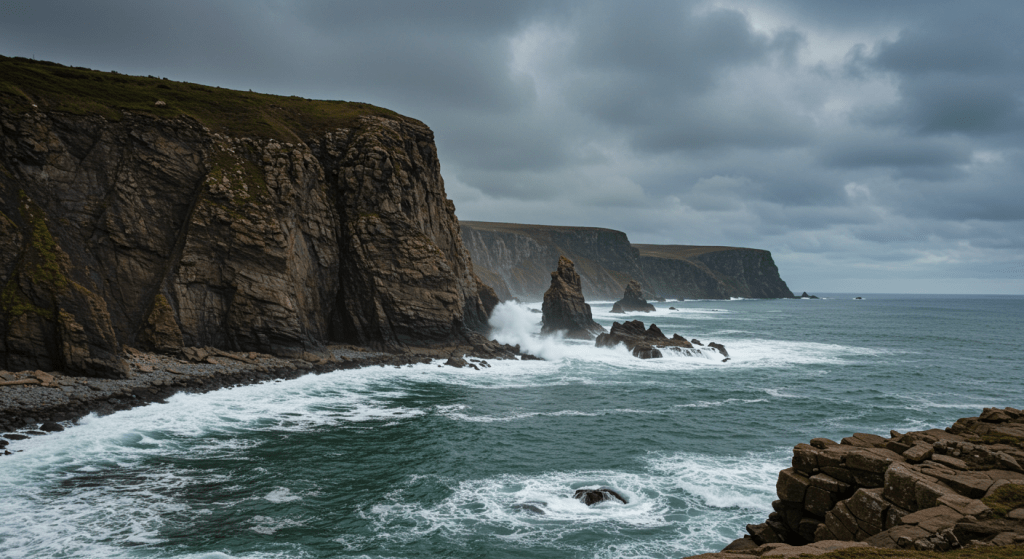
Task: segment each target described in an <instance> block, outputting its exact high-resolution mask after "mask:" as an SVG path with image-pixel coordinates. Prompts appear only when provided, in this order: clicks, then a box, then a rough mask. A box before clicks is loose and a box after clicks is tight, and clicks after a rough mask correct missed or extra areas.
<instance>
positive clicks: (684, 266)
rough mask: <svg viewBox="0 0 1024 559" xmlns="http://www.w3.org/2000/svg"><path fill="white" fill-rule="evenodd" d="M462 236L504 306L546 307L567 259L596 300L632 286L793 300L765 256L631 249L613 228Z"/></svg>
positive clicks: (739, 251)
mask: <svg viewBox="0 0 1024 559" xmlns="http://www.w3.org/2000/svg"><path fill="white" fill-rule="evenodd" d="M462 235H463V239H464V241H465V243H466V247H467V249H468V250H469V252H470V254H471V255H472V257H473V264H474V266H475V269H476V271H477V273H478V274H479V275H480V277H481V278H483V279H484V281H485V282H486V283H488V284H489V285H492V286H493V287H494V289H495V291H496V292H497V295H498V297H500V298H501V299H502V300H508V299H511V298H513V297H515V298H517V299H520V300H523V301H536V300H539V299H540V298H541V297H542V295H543V293H544V290H545V289H547V284H548V275H547V273H548V270H551V269H552V268H553V267H554V266H555V265H556V263H557V261H558V257H559V255H565V256H566V257H568V258H570V259H571V260H572V261H573V262H575V263H576V269H577V270H578V271H579V274H580V276H581V280H582V285H583V294H584V296H585V297H587V298H588V299H590V300H615V299H617V298H618V297H619V296H620V294H621V293H622V292H623V290H624V289H625V288H626V286H627V285H628V283H629V281H630V280H631V279H636V280H637V281H638V282H639V283H640V285H641V287H642V290H643V293H644V294H645V298H647V299H648V300H650V299H655V298H656V297H657V296H662V297H671V298H674V299H728V298H729V297H753V298H790V297H792V296H793V294H792V292H790V291H789V288H788V287H786V283H785V282H784V281H782V279H781V278H780V277H779V270H778V268H777V267H776V266H775V262H774V261H773V260H772V257H771V253H770V252H768V251H765V250H757V249H747V248H736V247H700V246H682V245H631V244H630V243H629V239H628V238H627V237H626V234H625V233H623V232H621V231H614V230H611V229H599V228H594V227H555V226H547V225H521V224H513V223H486V222H479V221H464V222H462Z"/></svg>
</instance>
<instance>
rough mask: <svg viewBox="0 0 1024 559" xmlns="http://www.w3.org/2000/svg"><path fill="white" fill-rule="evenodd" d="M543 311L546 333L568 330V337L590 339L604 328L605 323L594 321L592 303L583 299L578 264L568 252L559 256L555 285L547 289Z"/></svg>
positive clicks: (542, 331) (566, 331)
mask: <svg viewBox="0 0 1024 559" xmlns="http://www.w3.org/2000/svg"><path fill="white" fill-rule="evenodd" d="M541 312H542V313H543V315H544V316H543V318H542V322H543V324H544V326H543V328H541V333H542V334H551V333H554V332H556V331H558V330H564V331H565V337H567V338H578V339H584V340H590V339H593V338H594V336H596V335H597V334H600V333H601V332H604V327H603V326H601V325H600V324H598V323H596V322H594V317H593V314H592V313H591V312H590V305H588V304H587V303H586V302H585V301H584V300H583V288H582V286H581V284H580V275H579V274H578V273H576V266H575V265H573V263H572V260H569V259H568V258H566V257H564V256H560V257H559V258H558V269H557V270H555V271H554V272H551V287H549V288H548V290H547V292H546V293H544V304H543V305H542V306H541Z"/></svg>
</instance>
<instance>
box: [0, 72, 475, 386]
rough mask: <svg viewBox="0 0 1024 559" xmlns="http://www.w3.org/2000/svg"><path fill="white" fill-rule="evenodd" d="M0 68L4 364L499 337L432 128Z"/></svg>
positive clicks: (112, 361)
mask: <svg viewBox="0 0 1024 559" xmlns="http://www.w3.org/2000/svg"><path fill="white" fill-rule="evenodd" d="M0 71H2V73H3V76H4V79H3V82H2V83H0V286H2V298H0V303H2V304H0V368H6V369H8V370H22V369H42V370H60V371H65V372H69V373H74V374H81V375H90V376H115V377H116V376H121V375H123V374H125V373H126V371H127V368H126V366H125V363H124V361H123V357H122V356H121V347H122V346H125V345H127V346H137V347H142V348H146V349H154V350H158V351H165V352H174V351H178V350H180V348H182V347H184V346H211V347H216V348H222V349H226V350H232V351H261V352H267V353H273V354H278V355H301V354H303V353H304V352H309V351H316V350H317V349H318V348H322V347H323V346H324V344H327V343H333V342H343V343H352V344H360V345H369V346H373V347H380V348H387V347H400V346H403V345H431V344H445V343H452V342H453V341H457V340H465V339H467V338H470V337H473V336H474V334H473V333H472V330H473V329H484V328H485V327H486V321H487V314H488V311H489V308H488V307H493V301H489V302H488V304H485V302H483V301H481V297H480V295H481V293H483V294H484V295H485V299H489V298H488V297H486V295H487V289H486V287H485V286H483V285H482V283H481V282H479V281H478V279H477V278H476V276H475V274H474V271H473V266H472V263H471V261H470V258H469V255H468V253H467V251H466V249H465V248H464V246H463V244H462V239H461V234H460V228H459V223H458V219H457V218H456V217H455V207H454V205H453V204H452V202H451V200H448V198H447V197H446V195H445V191H444V182H443V180H442V178H441V174H440V164H439V162H438V159H437V153H436V150H435V147H434V142H433V133H432V131H431V130H430V129H429V128H428V127H427V126H426V125H424V124H423V123H421V122H419V121H416V120H414V119H411V118H407V117H403V116H401V115H398V114H396V113H393V112H391V111H387V110H385V109H381V108H378V107H373V106H371V105H365V104H361V103H346V102H341V101H310V100H306V99H300V98H297V97H281V96H273V95H263V94H256V93H246V92H238V91H229V90H224V89H220V88H213V87H207V86H201V85H196V84H189V83H179V82H172V81H168V80H162V79H158V78H152V77H150V78H141V77H130V76H124V75H120V74H117V73H113V72H111V73H105V72H97V71H92V70H87V69H82V68H68V67H64V66H60V65H57V64H53V63H45V62H35V61H30V60H25V59H16V58H4V57H0ZM490 298H493V295H492V296H491V297H490Z"/></svg>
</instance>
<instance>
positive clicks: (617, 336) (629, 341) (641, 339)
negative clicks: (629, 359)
mask: <svg viewBox="0 0 1024 559" xmlns="http://www.w3.org/2000/svg"><path fill="white" fill-rule="evenodd" d="M619 344H623V345H625V346H626V349H628V350H629V351H630V352H632V354H633V356H634V357H639V358H640V359H657V358H659V357H664V354H665V353H666V352H673V353H678V354H681V355H687V356H696V355H704V352H706V351H708V350H707V349H705V350H701V349H696V348H694V347H693V344H692V343H691V342H690V341H688V340H687V339H686V338H684V337H682V336H680V335H679V334H673V335H672V337H671V338H669V337H667V336H665V334H664V333H663V332H662V331H661V329H660V328H658V325H657V324H651V326H650V328H647V329H646V330H645V329H644V323H643V322H641V321H639V320H630V321H628V322H622V323H620V322H615V323H612V328H611V331H609V332H608V333H606V334H601V335H599V336H598V337H597V340H595V342H594V345H595V346H596V347H615V346H617V345H619ZM707 347H708V348H709V349H711V350H714V351H717V352H719V353H721V354H722V355H723V356H725V357H728V355H729V354H728V353H727V352H726V351H725V346H723V345H721V344H716V343H714V342H711V343H710V344H708V346H707Z"/></svg>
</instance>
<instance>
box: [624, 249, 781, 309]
mask: <svg viewBox="0 0 1024 559" xmlns="http://www.w3.org/2000/svg"><path fill="white" fill-rule="evenodd" d="M633 246H635V247H636V248H637V250H639V252H640V267H641V268H642V269H643V271H644V274H645V275H644V278H645V280H646V285H647V286H648V287H649V288H650V289H651V290H652V291H654V292H656V293H658V294H659V295H662V296H664V297H670V298H673V299H728V298H730V297H744V298H754V299H787V298H792V297H793V292H792V291H790V290H789V287H788V286H787V285H786V282H785V281H783V280H782V278H781V277H779V268H778V267H777V266H776V265H775V261H774V260H773V259H772V253H770V252H768V251H767V250H758V249H753V248H736V247H701V246H689V245H633Z"/></svg>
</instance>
